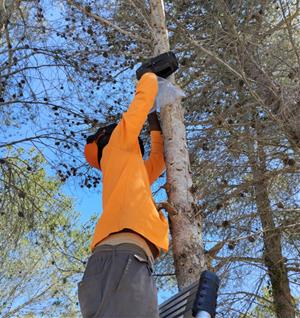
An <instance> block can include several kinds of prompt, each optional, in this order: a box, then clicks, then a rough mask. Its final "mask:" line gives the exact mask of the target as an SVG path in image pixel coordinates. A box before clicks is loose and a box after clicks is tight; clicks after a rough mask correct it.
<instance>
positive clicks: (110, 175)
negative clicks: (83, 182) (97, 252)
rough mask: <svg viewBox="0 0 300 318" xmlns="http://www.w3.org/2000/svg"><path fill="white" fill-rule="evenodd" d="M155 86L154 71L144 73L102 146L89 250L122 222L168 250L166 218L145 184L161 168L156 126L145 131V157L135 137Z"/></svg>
mask: <svg viewBox="0 0 300 318" xmlns="http://www.w3.org/2000/svg"><path fill="white" fill-rule="evenodd" d="M157 91H158V83H157V77H156V75H155V74H153V73H146V74H144V75H143V76H142V78H141V79H140V81H139V83H138V85H137V88H136V93H135V97H134V99H133V101H132V103H131V105H130V107H129V108H128V110H127V112H125V113H124V114H123V117H122V119H121V121H120V123H119V124H118V126H117V127H116V128H115V129H114V131H113V133H112V135H111V137H110V140H109V143H108V144H107V145H106V146H105V148H104V149H103V153H102V159H101V169H102V173H103V193H102V199H103V213H102V215H101V216H100V218H99V220H98V223H97V225H96V229H95V233H94V237H93V240H92V243H91V250H93V249H94V247H95V246H96V245H97V244H98V243H99V242H100V241H102V240H103V239H104V238H106V237H107V236H108V235H109V234H111V233H114V232H119V231H121V230H122V229H124V228H128V229H131V230H133V231H135V232H137V233H139V234H141V235H142V236H144V237H145V238H147V239H148V240H149V241H150V242H152V243H153V244H154V245H156V246H157V247H158V248H162V249H163V250H164V251H167V250H168V222H167V220H166V218H165V217H164V215H163V214H162V213H161V212H158V211H157V209H156V207H155V203H154V201H153V199H152V193H151V188H150V185H151V184H152V183H153V182H154V181H155V180H156V179H157V178H158V177H159V176H160V174H161V173H162V172H163V170H164V169H165V162H164V156H163V139H162V136H161V133H160V132H159V131H152V132H151V152H150V156H149V159H148V160H146V161H143V158H142V155H141V151H140V146H139V143H138V136H139V134H140V132H141V130H142V128H143V125H144V123H145V121H146V119H147V115H148V113H149V110H150V109H151V108H152V106H153V104H154V100H155V97H156V95H157Z"/></svg>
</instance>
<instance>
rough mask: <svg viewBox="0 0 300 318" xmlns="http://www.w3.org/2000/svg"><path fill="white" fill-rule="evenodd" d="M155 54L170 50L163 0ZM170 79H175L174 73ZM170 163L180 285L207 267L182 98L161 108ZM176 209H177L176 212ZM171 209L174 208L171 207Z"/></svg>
mask: <svg viewBox="0 0 300 318" xmlns="http://www.w3.org/2000/svg"><path fill="white" fill-rule="evenodd" d="M150 9H151V25H152V32H153V37H154V47H153V54H154V55H158V54H161V53H163V52H167V51H169V50H170V45H169V39H168V31H167V28H166V24H165V13H164V3H163V0H151V1H150ZM171 81H173V82H175V79H174V76H172V77H171ZM161 121H162V130H163V135H164V147H165V157H166V166H167V185H168V187H167V188H168V191H167V192H168V199H169V203H170V205H171V206H172V207H173V208H174V209H172V211H173V212H172V213H171V212H170V213H169V222H170V230H171V236H172V242H173V256H174V265H175V273H176V278H177V283H178V287H179V289H182V288H184V287H186V286H188V285H190V284H191V283H193V282H195V281H197V280H198V279H199V277H200V273H201V272H202V271H203V270H204V269H206V261H205V256H204V250H203V242H202V233H201V226H202V220H201V215H200V214H199V213H197V209H196V204H195V199H194V197H193V194H192V192H191V189H192V178H191V171H190V161H189V154H188V148H187V142H186V131H185V126H184V117H183V109H182V107H181V104H180V101H178V102H176V103H175V104H173V105H169V106H167V107H165V109H162V110H161ZM174 210H175V211H176V212H175V213H174ZM170 211H171V210H170Z"/></svg>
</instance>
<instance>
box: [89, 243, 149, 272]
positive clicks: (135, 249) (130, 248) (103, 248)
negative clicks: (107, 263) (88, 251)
mask: <svg viewBox="0 0 300 318" xmlns="http://www.w3.org/2000/svg"><path fill="white" fill-rule="evenodd" d="M113 251H118V252H121V253H122V252H127V253H132V254H139V255H140V256H142V257H144V258H145V259H146V260H147V261H148V263H149V265H150V266H151V267H152V269H153V266H154V259H153V258H151V257H149V256H148V255H147V254H146V252H145V251H144V250H143V249H142V248H141V247H140V246H138V245H135V244H132V243H121V244H118V245H109V244H103V245H97V246H96V247H95V249H94V251H93V254H95V253H98V252H113Z"/></svg>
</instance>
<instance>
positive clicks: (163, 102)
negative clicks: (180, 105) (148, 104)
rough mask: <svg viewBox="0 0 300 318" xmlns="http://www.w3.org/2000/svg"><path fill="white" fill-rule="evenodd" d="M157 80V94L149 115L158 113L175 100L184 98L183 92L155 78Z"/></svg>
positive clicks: (159, 78) (164, 80)
mask: <svg viewBox="0 0 300 318" xmlns="http://www.w3.org/2000/svg"><path fill="white" fill-rule="evenodd" d="M157 79H158V93H157V96H156V98H155V101H154V106H153V107H152V108H151V110H150V113H152V112H154V111H157V112H159V111H160V109H161V108H163V107H165V106H167V105H172V104H174V103H175V102H176V100H178V99H181V98H182V97H185V94H184V92H183V90H182V89H181V88H180V87H179V86H177V85H174V84H172V83H171V82H170V81H168V80H166V79H164V78H162V77H157Z"/></svg>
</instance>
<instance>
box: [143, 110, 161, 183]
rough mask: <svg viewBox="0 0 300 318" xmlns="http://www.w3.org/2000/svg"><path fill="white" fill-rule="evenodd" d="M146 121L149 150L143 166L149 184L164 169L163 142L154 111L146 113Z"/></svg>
mask: <svg viewBox="0 0 300 318" xmlns="http://www.w3.org/2000/svg"><path fill="white" fill-rule="evenodd" d="M148 123H149V127H150V135H151V151H150V156H149V159H148V160H145V161H144V163H145V167H146V170H147V173H148V177H149V181H150V184H152V183H153V182H154V181H155V180H156V179H157V178H158V177H159V176H160V175H161V174H162V172H163V171H164V170H165V167H166V165H165V160H164V144H163V137H162V134H161V127H160V123H159V120H158V118H157V114H156V112H153V113H151V114H149V115H148Z"/></svg>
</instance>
